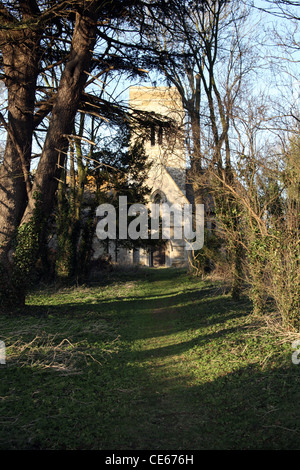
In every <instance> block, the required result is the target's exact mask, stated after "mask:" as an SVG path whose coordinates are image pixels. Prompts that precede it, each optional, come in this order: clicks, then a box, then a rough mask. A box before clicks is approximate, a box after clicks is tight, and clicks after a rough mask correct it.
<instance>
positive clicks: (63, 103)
mask: <svg viewBox="0 0 300 470" xmlns="http://www.w3.org/2000/svg"><path fill="white" fill-rule="evenodd" d="M96 7H97V2H96V1H90V2H89V4H88V9H86V10H84V11H83V13H82V14H79V13H77V14H76V23H75V28H74V33H73V39H72V45H71V51H70V54H69V60H68V62H67V64H66V66H65V69H64V71H63V74H62V77H61V80H60V84H59V88H58V92H57V96H56V100H55V103H54V105H53V109H52V116H51V120H50V124H49V129H48V132H47V137H46V140H45V144H44V148H43V151H42V155H41V159H40V162H39V165H38V168H37V172H36V175H35V179H34V183H33V187H32V191H31V195H30V197H29V201H28V205H27V207H26V210H25V213H24V216H23V218H22V222H21V224H24V223H28V222H29V221H30V219H31V218H32V217H33V215H34V211H35V207H36V200H35V194H39V195H40V210H41V211H42V212H43V213H44V214H45V215H47V214H49V213H50V212H51V210H52V208H53V201H54V195H55V192H56V190H57V186H58V180H59V178H60V174H61V170H62V168H63V167H64V161H65V156H66V153H67V150H68V135H69V134H71V131H72V129H73V125H74V119H75V115H76V112H77V109H78V106H79V102H80V99H81V94H82V91H83V89H84V85H85V82H86V78H87V74H86V71H88V70H89V66H90V63H91V58H92V53H93V49H94V45H95V41H96V27H97V18H96Z"/></svg>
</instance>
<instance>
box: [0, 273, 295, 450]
mask: <svg viewBox="0 0 300 470" xmlns="http://www.w3.org/2000/svg"><path fill="white" fill-rule="evenodd" d="M113 281H114V282H108V283H107V284H104V283H102V285H95V286H90V287H86V288H78V289H73V290H70V289H63V290H60V291H56V290H54V291H48V292H36V293H34V294H32V296H31V297H30V298H29V300H28V307H27V311H26V315H25V314H20V315H19V316H17V317H14V318H11V317H9V316H6V317H4V318H3V321H2V331H1V337H0V339H3V340H4V341H5V342H6V344H7V346H8V347H7V354H8V361H7V366H6V367H5V368H4V367H2V368H1V369H0V374H1V382H0V399H1V403H0V405H1V416H2V418H1V423H2V428H1V429H0V448H1V449H16V448H17V449H24V448H25V449H100V450H101V449H115V450H118V449H120V450H121V449H122V450H131V449H132V450H134V449H137V450H139V449H141V450H201V449H297V448H299V444H298V443H299V429H298V423H299V417H300V416H299V406H298V403H299V397H300V396H299V371H300V369H297V366H295V365H293V364H292V363H291V350H290V348H289V347H288V345H282V344H279V343H278V342H276V341H275V340H274V337H272V336H271V335H263V334H257V332H256V330H255V329H254V328H253V326H254V325H252V319H251V316H250V315H249V314H250V305H249V303H248V302H247V301H246V300H245V301H241V302H238V303H236V302H233V301H232V300H231V299H230V297H229V296H228V295H226V294H224V293H222V292H221V291H220V290H218V289H217V287H216V285H213V284H211V283H208V282H203V281H199V280H197V279H195V278H190V277H188V276H186V275H185V274H184V273H183V272H182V271H180V270H167V269H161V270H145V271H141V272H138V273H135V274H132V275H130V276H129V275H127V277H125V278H124V276H123V277H122V276H121V277H120V278H119V279H117V278H116V277H115V278H114V280H113ZM299 367H300V366H299Z"/></svg>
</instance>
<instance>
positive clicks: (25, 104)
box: [0, 30, 40, 268]
mask: <svg viewBox="0 0 300 470" xmlns="http://www.w3.org/2000/svg"><path fill="white" fill-rule="evenodd" d="M7 35H8V33H7ZM11 35H12V39H10V41H8V40H7V41H6V43H5V44H4V45H3V46H2V56H3V63H4V73H5V84H6V87H7V93H8V118H7V121H5V120H4V117H3V116H2V115H1V122H2V124H3V125H4V126H5V128H6V131H7V140H6V147H5V152H4V160H3V164H2V165H1V167H0V226H1V230H0V262H1V263H2V265H3V266H5V267H6V268H7V267H8V266H9V257H8V253H9V250H10V248H11V242H12V239H13V235H14V233H15V230H16V228H17V227H18V225H19V223H20V221H21V219H22V216H23V213H24V210H25V207H26V204H27V200H28V193H29V192H30V190H31V183H30V179H29V169H30V158H31V145H32V133H33V111H34V102H35V90H36V80H37V75H38V47H39V42H40V36H39V34H38V33H35V32H33V31H29V30H24V31H21V32H20V31H14V32H12V33H11ZM1 39H2V40H5V37H4V35H3V33H2V34H1Z"/></svg>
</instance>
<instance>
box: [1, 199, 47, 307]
mask: <svg viewBox="0 0 300 470" xmlns="http://www.w3.org/2000/svg"><path fill="white" fill-rule="evenodd" d="M40 201H41V197H40V195H39V194H35V209H34V212H33V216H32V217H31V219H30V220H29V222H27V223H24V224H22V225H20V226H19V228H18V230H17V233H16V236H15V240H14V250H13V251H14V252H13V263H12V267H11V268H10V270H9V271H8V269H7V268H6V269H5V268H4V266H1V272H0V279H1V280H0V284H1V287H0V291H1V294H0V302H1V304H2V305H3V306H5V307H18V306H22V305H24V302H25V296H26V292H27V289H28V287H29V286H30V283H31V281H32V279H33V276H34V269H35V267H36V264H37V261H38V257H39V254H40V250H41V240H42V234H43V230H44V227H45V216H44V214H43V212H42V210H41V202H40Z"/></svg>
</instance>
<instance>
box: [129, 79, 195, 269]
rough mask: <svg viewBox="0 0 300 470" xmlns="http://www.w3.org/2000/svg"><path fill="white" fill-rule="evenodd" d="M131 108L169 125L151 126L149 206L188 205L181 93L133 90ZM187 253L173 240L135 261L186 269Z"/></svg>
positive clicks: (142, 253)
mask: <svg viewBox="0 0 300 470" xmlns="http://www.w3.org/2000/svg"><path fill="white" fill-rule="evenodd" d="M129 105H130V108H131V109H133V110H134V109H136V110H142V111H146V112H152V113H155V115H156V116H157V117H158V118H159V119H160V120H161V121H162V122H165V123H166V125H164V124H157V125H155V124H152V125H151V129H149V139H148V141H147V142H146V144H145V151H146V154H147V155H148V158H149V159H150V161H151V163H152V166H151V169H150V172H149V175H148V180H147V181H146V185H147V186H148V187H149V188H151V195H150V201H149V203H151V202H154V203H159V202H160V203H168V204H169V205H170V206H172V205H173V204H180V205H182V206H183V205H184V204H189V201H188V199H187V198H186V151H185V140H184V139H185V137H184V122H185V114H184V111H183V108H182V104H181V98H180V95H179V93H178V91H177V90H176V88H169V87H139V86H137V87H131V88H130V91H129ZM133 138H134V137H133ZM171 230H172V228H171ZM171 235H172V234H171ZM187 254H188V252H187V250H185V241H184V240H183V239H180V240H176V239H174V238H173V237H172V238H171V239H170V240H167V241H166V243H165V246H164V247H162V248H160V249H159V250H155V251H153V250H152V251H150V253H149V252H145V250H140V251H139V253H135V257H134V261H135V262H138V263H139V264H144V265H150V266H163V265H165V266H184V265H186V264H187V261H188V259H187Z"/></svg>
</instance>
